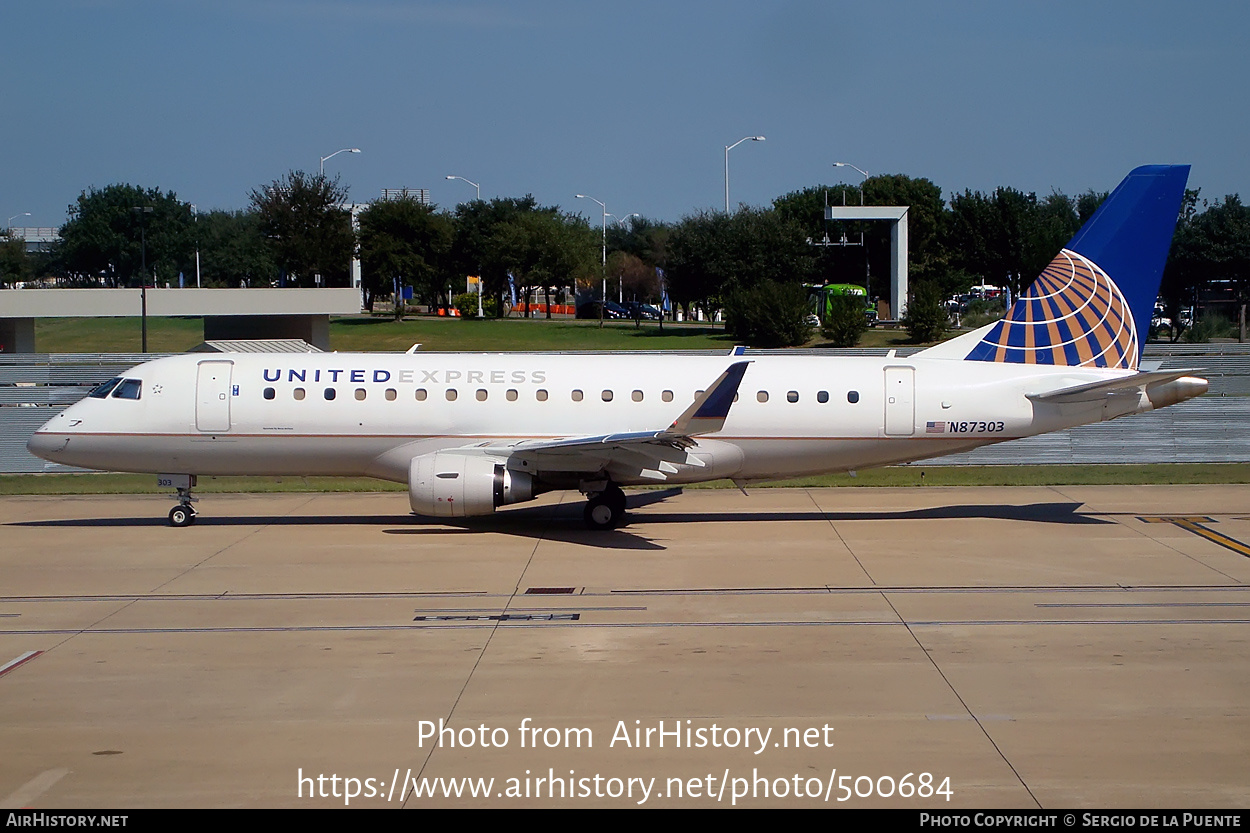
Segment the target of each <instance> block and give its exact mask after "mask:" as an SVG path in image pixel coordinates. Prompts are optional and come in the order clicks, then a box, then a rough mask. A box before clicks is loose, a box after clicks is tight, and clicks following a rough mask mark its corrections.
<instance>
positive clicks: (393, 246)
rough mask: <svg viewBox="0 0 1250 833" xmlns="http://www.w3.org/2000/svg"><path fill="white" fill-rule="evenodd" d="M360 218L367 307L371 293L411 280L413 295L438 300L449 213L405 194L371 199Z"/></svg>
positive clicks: (443, 275) (446, 270)
mask: <svg viewBox="0 0 1250 833" xmlns="http://www.w3.org/2000/svg"><path fill="white" fill-rule="evenodd" d="M359 220H360V270H361V282H362V285H363V288H364V292H365V298H364V301H365V307H366V308H368V309H369V310H371V311H372V309H373V301H374V298H375V297H376V296H377V295H379V294H386V293H388V292H390V291H391V290H392V287H394V286H411V287H412V288H413V294H414V295H416V296H417V297H419V298H421V299H423V300H424V301H425V302H426V303H428V304H431V305H433V304H434V303H436V301H437V299H438V297H439V295H440V294H441V292H442V290H443V288H444V287H445V286H446V284H445V283H444V280H445V279H446V278H447V277H448V275H449V274H450V271H449V270H450V265H451V262H450V255H451V245H452V237H453V228H452V221H451V218H450V217H449V216H447V215H446V214H443V213H441V212H439V211H438V210H437V209H436V207H434V206H430V205H423V204H421V203H420V202H419V201H418V200H417V199H416V198H415V197H412V196H409V195H407V194H405V195H403V196H402V197H400V198H399V199H391V200H378V201H376V202H373V203H371V204H370V205H369V207H368V208H366V209H365V210H364V211H362V212H361V213H360V218H359ZM396 309H397V311H398V310H399V307H398V306H397V307H396ZM397 314H398V313H397Z"/></svg>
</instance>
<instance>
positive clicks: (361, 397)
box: [356, 388, 367, 402]
mask: <svg viewBox="0 0 1250 833" xmlns="http://www.w3.org/2000/svg"><path fill="white" fill-rule="evenodd" d="M365 396H367V394H366V393H365V389H364V388H356V401H357V402H364V401H365Z"/></svg>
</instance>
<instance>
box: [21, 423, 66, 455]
mask: <svg viewBox="0 0 1250 833" xmlns="http://www.w3.org/2000/svg"><path fill="white" fill-rule="evenodd" d="M48 427H49V425H45V426H43V428H40V429H39V430H38V431H36V432H35V433H33V434H31V435H30V439H29V440H27V441H26V450H27V451H29V452H30V453H31V454H33V455H35V456H36V457H39V458H42V459H44V460H52V461H54V462H55V460H56V457H55V455H56V453H57V452H58V451H61V450H62V449H63V448H65V446H66V444H68V443H69V437H67V436H65V435H64V434H52V433H48V432H46V431H45V430H44V429H46V428H48Z"/></svg>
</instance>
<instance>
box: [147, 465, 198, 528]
mask: <svg viewBox="0 0 1250 833" xmlns="http://www.w3.org/2000/svg"><path fill="white" fill-rule="evenodd" d="M156 483H157V485H158V486H172V487H174V489H176V490H177V491H178V494H176V495H174V499H175V500H177V501H178V505H177V506H175V507H174V508H173V509H170V510H169V525H170V526H190V525H191V524H193V523H195V517H196V515H198V514H199V513H198V512H196V511H195V507H194V506H192V505H191V504H192V503H194V502H195V501H196V500H197V498H196V497H194V496H193V495H192V494H191V489H192V488H193V487H194V486H195V475H194V474H158V475H157V476H156Z"/></svg>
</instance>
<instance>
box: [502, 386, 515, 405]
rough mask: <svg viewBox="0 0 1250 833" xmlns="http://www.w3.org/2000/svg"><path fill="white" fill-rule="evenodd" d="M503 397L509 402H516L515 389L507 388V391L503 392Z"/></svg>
mask: <svg viewBox="0 0 1250 833" xmlns="http://www.w3.org/2000/svg"><path fill="white" fill-rule="evenodd" d="M504 398H506V399H507V400H508V401H509V402H516V398H517V392H516V390H514V389H512V388H509V389H508V392H507V393H505V394H504Z"/></svg>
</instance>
